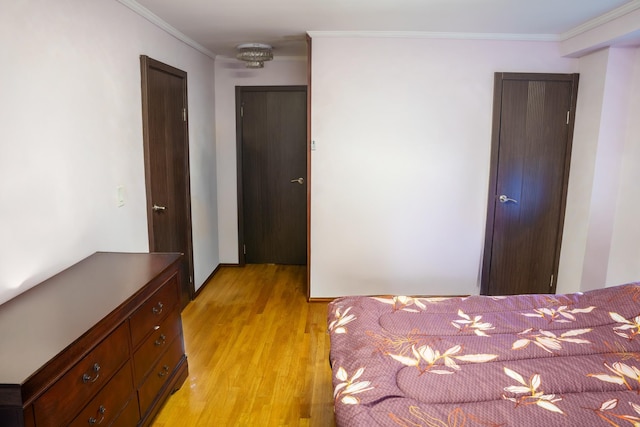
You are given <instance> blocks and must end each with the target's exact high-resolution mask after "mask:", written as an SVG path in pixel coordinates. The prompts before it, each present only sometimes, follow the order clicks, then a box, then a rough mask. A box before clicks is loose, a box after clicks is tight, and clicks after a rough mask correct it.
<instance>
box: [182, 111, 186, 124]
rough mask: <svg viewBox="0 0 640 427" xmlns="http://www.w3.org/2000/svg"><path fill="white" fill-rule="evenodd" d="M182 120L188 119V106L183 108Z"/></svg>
mask: <svg viewBox="0 0 640 427" xmlns="http://www.w3.org/2000/svg"><path fill="white" fill-rule="evenodd" d="M182 121H183V122H186V121H187V109H186V108H183V109H182Z"/></svg>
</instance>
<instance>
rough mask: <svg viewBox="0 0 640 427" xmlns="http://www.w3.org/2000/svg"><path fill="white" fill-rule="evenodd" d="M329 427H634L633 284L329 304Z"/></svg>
mask: <svg viewBox="0 0 640 427" xmlns="http://www.w3.org/2000/svg"><path fill="white" fill-rule="evenodd" d="M328 331H329V333H330V335H331V354H330V360H331V365H332V370H333V385H334V400H335V413H336V422H337V425H338V426H342V427H347V426H348V427H358V426H374V425H383V426H386V425H389V426H411V427H419V426H425V427H434V426H435V427H454V426H455V427H463V426H515V427H529V426H531V427H534V426H536V427H537V426H599V425H601V426H620V427H622V426H639V427H640V338H638V335H640V283H630V284H626V285H620V286H616V287H610V288H603V289H597V290H593V291H588V292H584V293H575V294H567V295H518V296H504V297H488V296H470V297H447V298H419V297H408V296H391V297H343V298H338V299H336V300H334V301H333V302H331V303H330V304H329V315H328Z"/></svg>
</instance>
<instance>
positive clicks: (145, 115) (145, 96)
mask: <svg viewBox="0 0 640 427" xmlns="http://www.w3.org/2000/svg"><path fill="white" fill-rule="evenodd" d="M153 68H155V69H158V70H161V71H163V72H166V73H168V74H172V75H175V76H177V77H179V78H181V79H182V97H183V105H184V108H185V120H184V124H183V132H184V146H183V147H182V150H183V155H184V159H185V164H184V165H183V166H184V168H185V170H184V172H185V176H184V182H185V185H184V189H183V191H184V194H185V204H184V206H181V207H180V208H181V209H184V214H185V218H186V224H185V225H186V228H187V230H186V231H185V232H186V233H187V239H186V240H187V250H186V253H185V254H184V257H185V260H186V265H187V269H188V272H187V273H188V282H189V283H188V286H187V289H188V293H189V301H191V300H193V296H194V293H195V285H194V273H193V233H192V222H191V184H190V182H191V175H190V172H189V171H190V169H189V114H188V111H189V109H188V105H189V104H188V102H187V73H186V72H185V71H182V70H180V69H178V68H175V67H172V66H170V65H167V64H165V63H162V62H160V61H157V60H155V59H152V58H149V57H148V56H146V55H140V71H141V80H142V81H141V85H142V139H143V147H144V178H145V179H144V181H145V191H146V195H147V200H146V208H147V209H146V210H147V234H148V237H149V251H151V252H153V251H155V236H154V234H153V229H154V228H153V225H154V215H153V212H152V209H151V205H152V203H153V201H152V200H153V194H152V191H151V155H150V140H149V93H148V90H149V88H148V80H149V74H148V73H149V70H150V69H153ZM182 286H184V285H181V288H182ZM180 294H181V295H182V289H181V290H180ZM184 305H185V304H184V303H183V307H182V308H184Z"/></svg>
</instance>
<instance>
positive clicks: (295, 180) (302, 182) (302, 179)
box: [291, 177, 304, 185]
mask: <svg viewBox="0 0 640 427" xmlns="http://www.w3.org/2000/svg"><path fill="white" fill-rule="evenodd" d="M291 182H292V183H294V182H297V183H298V184H300V185H302V184H304V178H302V177H300V178H298V179H292V180H291Z"/></svg>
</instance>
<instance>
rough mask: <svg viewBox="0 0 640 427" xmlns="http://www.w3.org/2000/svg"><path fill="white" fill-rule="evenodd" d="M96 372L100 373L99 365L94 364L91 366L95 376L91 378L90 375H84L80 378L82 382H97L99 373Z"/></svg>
mask: <svg viewBox="0 0 640 427" xmlns="http://www.w3.org/2000/svg"><path fill="white" fill-rule="evenodd" d="M98 371H100V365H99V364H98V363H95V364H94V365H93V372H94V373H95V375H94V376H93V377H92V376H91V375H90V374H84V375H83V376H82V382H83V383H85V384H86V383H95V382H96V381H97V380H98V377H100V373H99V372H98Z"/></svg>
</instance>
